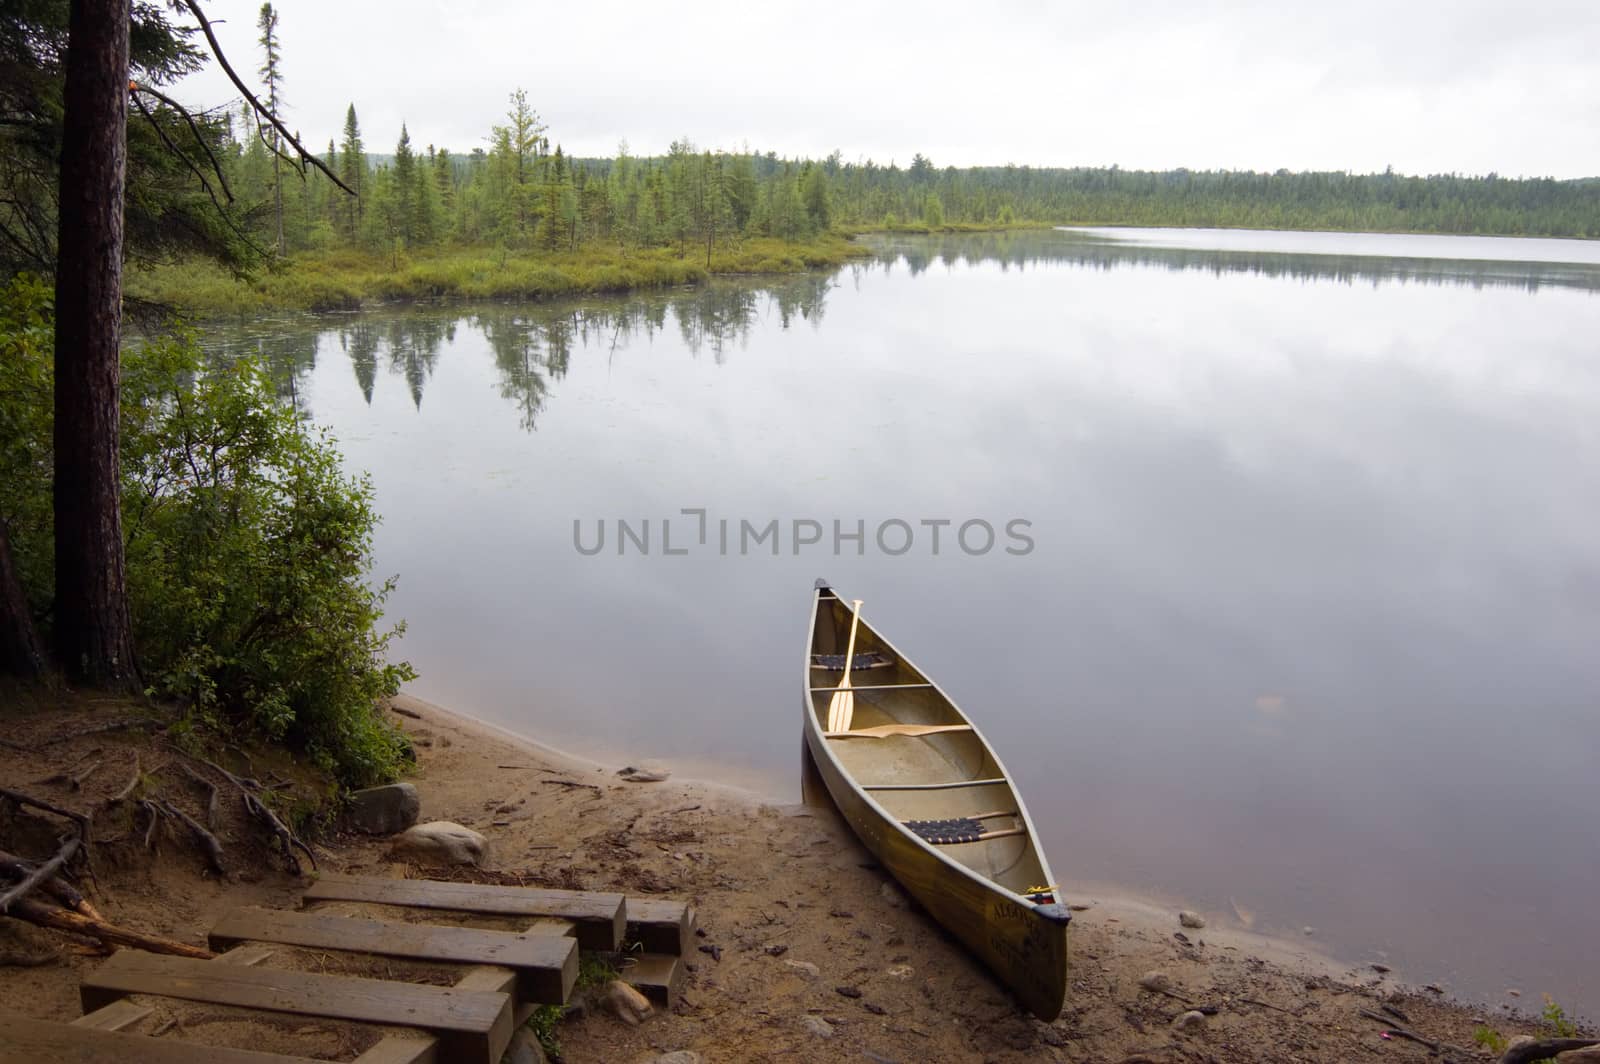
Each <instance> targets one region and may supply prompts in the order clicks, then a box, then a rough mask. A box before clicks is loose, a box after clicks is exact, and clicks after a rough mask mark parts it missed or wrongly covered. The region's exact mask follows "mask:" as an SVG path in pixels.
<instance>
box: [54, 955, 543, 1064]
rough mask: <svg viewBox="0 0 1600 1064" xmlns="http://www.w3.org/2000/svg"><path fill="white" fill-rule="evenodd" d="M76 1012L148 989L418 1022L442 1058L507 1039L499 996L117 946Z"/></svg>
mask: <svg viewBox="0 0 1600 1064" xmlns="http://www.w3.org/2000/svg"><path fill="white" fill-rule="evenodd" d="M79 992H80V994H81V996H82V998H83V1008H84V1011H86V1012H88V1011H92V1010H94V1009H98V1008H101V1007H102V1006H104V1005H107V1004H109V1003H110V1002H112V1001H115V1000H116V999H118V998H120V997H123V996H124V995H127V994H154V995H158V996H161V997H173V998H182V999H183V1000H185V1001H200V1002H205V1003H206V1004H210V1005H234V1006H237V1007H239V1008H246V1009H266V1010H268V1011H271V1012H289V1013H296V1014H298V1015H303V1016H321V1017H326V1018H328V1019H338V1020H355V1021H357V1022H360V1023H374V1024H383V1025H387V1026H395V1027H418V1028H421V1029H423V1030H425V1031H427V1032H428V1033H430V1034H432V1035H435V1036H436V1037H437V1038H438V1039H439V1055H440V1057H441V1058H443V1059H446V1060H451V1059H459V1060H481V1061H484V1062H485V1064H495V1062H497V1061H498V1060H499V1059H500V1054H501V1053H503V1052H504V1051H505V1048H506V1046H507V1045H508V1044H509V1043H510V1041H511V1018H512V1002H511V998H510V997H509V996H508V995H506V994H493V993H484V992H473V991H466V990H458V989H456V988H454V987H439V986H417V985H415V984H412V983H395V982H389V981H387V980H383V979H355V978H350V977H348V976H339V975H321V974H318V973H316V972H293V971H284V970H282V969H277V968H244V967H239V966H237V965H232V964H215V963H212V962H210V961H197V960H190V959H189V958H187V957H166V956H158V955H156V954H153V953H141V952H139V951H137V950H123V951H121V952H120V953H117V954H115V955H114V956H112V958H111V959H110V960H108V961H106V962H105V963H104V964H102V965H101V966H100V967H99V968H96V969H95V970H94V971H92V972H89V973H88V974H86V975H85V976H84V977H83V984H82V987H81V988H80V991H79Z"/></svg>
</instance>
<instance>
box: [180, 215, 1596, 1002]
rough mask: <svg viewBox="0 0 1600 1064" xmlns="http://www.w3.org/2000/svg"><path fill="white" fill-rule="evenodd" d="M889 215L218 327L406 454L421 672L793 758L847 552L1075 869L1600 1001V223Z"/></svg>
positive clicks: (1461, 984) (404, 523)
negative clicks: (686, 263) (791, 273)
mask: <svg viewBox="0 0 1600 1064" xmlns="http://www.w3.org/2000/svg"><path fill="white" fill-rule="evenodd" d="M872 246H873V248H874V250H875V252H876V254H875V256H874V258H872V259H871V260H867V261H863V262H862V263H860V264H859V265H856V266H852V267H850V268H847V269H844V270H841V271H839V272H837V273H834V274H831V275H809V276H803V277H795V278H782V279H773V280H771V281H749V282H742V281H718V282H716V283H713V284H710V285H707V286H705V287H703V288H699V289H694V290H680V291H671V292H665V293H653V294H647V295H641V296H634V297H619V298H612V299H592V300H584V301H577V302H570V303H558V304H541V305H521V306H518V305H504V304H501V305H491V306H457V307H449V308H407V309H389V310H377V311H373V312H369V313H364V314H359V315H340V316H331V317H320V318H306V317H285V318H283V319H281V320H273V319H267V320H258V321H255V322H253V323H251V324H250V325H248V326H243V327H220V328H215V329H213V330H212V331H211V333H210V335H209V337H208V343H209V344H210V346H211V347H212V348H213V349H215V350H216V351H217V352H219V353H221V354H224V355H231V354H238V353H242V352H248V351H259V352H260V353H262V354H263V355H265V356H266V357H267V358H268V359H270V360H271V361H272V363H273V364H274V366H275V367H276V369H277V372H278V376H279V380H280V382H281V387H282V389H283V392H284V394H285V395H286V396H288V397H290V398H291V399H292V401H294V402H295V403H296V404H298V406H299V407H300V408H301V409H302V410H303V411H304V412H305V413H306V414H307V416H309V417H310V418H312V419H313V420H315V421H317V422H319V423H324V424H328V425H331V426H332V427H333V428H334V430H335V431H336V433H337V435H338V436H339V438H340V440H341V443H342V446H343V450H344V453H345V457H346V460H347V463H348V466H349V468H351V469H352V470H368V471H370V473H371V476H372V479H373V483H374V485H375V488H376V492H377V500H378V508H379V510H380V511H381V512H382V513H383V515H384V523H383V525H382V527H381V529H380V530H379V534H378V536H377V543H376V554H377V572H378V574H379V575H388V574H391V573H398V574H399V575H400V583H399V588H398V590H397V592H396V593H395V595H394V596H393V598H392V599H391V601H390V606H391V610H390V612H391V615H392V616H394V617H397V618H404V619H405V620H406V622H407V624H408V625H409V628H408V631H407V634H406V636H405V639H404V641H403V643H402V644H401V653H403V654H404V656H406V657H408V658H409V659H410V660H411V661H412V662H413V663H414V664H415V666H416V667H417V669H418V671H419V672H420V674H421V675H420V678H419V679H418V680H417V681H416V683H415V684H414V685H413V686H412V688H411V690H412V692H413V693H415V694H417V695H418V696H419V697H422V698H426V699H431V700H433V701H436V702H439V703H441V704H443V705H445V706H449V707H453V708H456V709H459V710H461V711H464V712H467V713H470V714H473V715H476V716H480V717H482V718H484V719H487V720H490V721H492V722H494V723H497V724H500V725H503V726H505V727H507V728H510V729H513V730H515V731H518V732H521V733H524V734H526V735H529V736H531V737H534V738H536V739H539V740H541V741H544V742H547V743H550V744H551V745H554V746H558V747H563V748H567V749H570V750H572V751H574V752H577V753H581V754H586V755H589V756H593V757H595V758H598V759H600V760H603V761H605V762H607V763H614V764H617V765H621V764H625V763H627V762H629V761H633V760H639V759H657V760H662V761H665V762H668V763H669V764H671V765H672V766H673V767H674V770H675V771H676V772H678V773H679V774H685V775H705V776H712V777H715V778H719V779H723V780H728V781H731V782H735V783H739V784H743V785H745V786H748V787H752V788H754V789H756V790H759V791H762V792H764V793H767V794H770V795H772V796H774V797H775V798H778V799H785V800H793V799H794V798H796V797H797V796H798V792H799V772H798V767H799V751H800V723H799V719H798V713H799V691H798V688H799V687H800V682H801V677H802V671H801V655H802V652H803V650H804V640H805V638H806V635H807V633H806V631H805V628H806V620H807V610H808V608H809V599H810V594H811V583H812V580H813V579H814V578H815V577H817V576H819V575H820V576H826V577H827V578H829V579H830V580H831V581H832V582H833V584H834V585H835V586H836V587H837V588H838V589H839V590H840V592H841V593H842V594H843V595H844V596H845V597H847V598H852V597H860V598H862V599H864V600H865V602H866V605H865V607H864V613H865V615H866V616H867V617H869V618H871V619H872V621H873V623H874V624H875V625H876V626H877V627H878V628H879V629H880V630H882V631H883V632H885V633H886V634H887V635H888V636H889V638H891V639H893V640H894V641H895V642H896V643H898V644H899V646H900V647H901V648H902V649H903V650H905V651H906V652H907V653H908V654H909V655H911V656H912V657H913V658H915V660H916V661H917V663H918V664H919V665H920V666H921V667H922V668H923V669H924V670H926V671H927V672H929V673H930V674H931V675H932V676H933V677H934V678H935V679H936V680H937V681H938V682H940V683H941V685H943V686H944V687H945V688H946V690H947V691H949V692H950V693H951V694H952V695H953V696H954V697H955V698H956V700H957V701H958V702H960V703H961V705H962V706H963V707H964V708H965V709H966V710H967V711H968V712H969V713H971V714H972V715H973V716H974V717H975V718H976V719H977V720H978V722H979V724H980V726H981V727H983V729H984V730H985V732H986V733H987V735H988V737H989V738H990V740H991V741H992V742H993V743H994V745H995V746H996V748H997V749H998V750H999V752H1000V754H1001V756H1002V757H1003V758H1004V759H1005V760H1006V762H1007V766H1008V767H1009V769H1010V770H1011V772H1012V773H1013V775H1014V776H1015V777H1016V778H1017V779H1018V781H1019V783H1020V786H1021V789H1022V791H1023V793H1024V795H1025V796H1026V798H1027V800H1028V803H1029V807H1030V809H1031V811H1032V813H1033V817H1034V820H1035V822H1036V823H1037V824H1038V826H1039V829H1040V832H1041V835H1042V838H1043V842H1044V845H1045V848H1046V850H1047V852H1048V853H1049V854H1050V858H1051V862H1052V864H1053V865H1054V867H1055V869H1056V870H1057V872H1058V873H1059V874H1060V875H1062V876H1064V877H1066V879H1065V882H1064V885H1065V886H1069V887H1070V886H1072V885H1074V884H1075V885H1077V886H1078V887H1079V889H1084V890H1087V889H1090V887H1091V886H1093V887H1094V888H1096V889H1103V887H1102V885H1105V884H1115V885H1117V886H1119V887H1123V888H1127V889H1131V890H1135V891H1139V892H1143V893H1146V894H1150V895H1154V896H1157V897H1161V898H1165V899H1170V900H1171V901H1173V902H1174V903H1176V902H1178V901H1181V902H1183V904H1185V905H1186V906H1190V907H1194V908H1199V909H1202V910H1204V911H1206V912H1207V913H1208V914H1211V915H1212V919H1213V920H1215V921H1218V922H1222V923H1233V922H1237V921H1239V920H1241V919H1250V920H1253V922H1254V925H1255V927H1256V929H1257V930H1264V931H1268V932H1279V933H1284V934H1288V935H1293V936H1296V937H1298V936H1300V935H1301V933H1302V928H1303V927H1306V926H1314V927H1315V928H1316V932H1315V938H1314V941H1316V942H1318V943H1321V944H1324V945H1326V946H1327V947H1328V948H1330V949H1331V950H1333V951H1334V952H1335V953H1336V954H1337V955H1339V956H1340V957H1342V958H1345V959H1348V960H1350V961H1351V962H1362V963H1366V962H1371V961H1374V960H1382V961H1383V962H1384V963H1387V964H1389V965H1392V966H1393V967H1394V968H1395V969H1396V971H1397V972H1398V973H1399V974H1400V975H1402V976H1403V977H1405V978H1406V979H1408V980H1411V981H1414V982H1419V983H1420V982H1436V983H1440V984H1443V985H1446V986H1447V987H1449V988H1450V989H1451V990H1452V991H1453V992H1456V993H1459V994H1463V995H1466V996H1468V997H1474V996H1478V997H1483V998H1486V999H1489V1000H1494V1001H1505V1000H1507V999H1506V998H1505V997H1504V991H1505V990H1506V989H1507V988H1511V987H1515V988H1519V989H1520V990H1521V991H1522V994H1523V996H1522V998H1521V1000H1520V1002H1519V1003H1520V1004H1521V1005H1524V1006H1529V1005H1531V1006H1533V1007H1534V1008H1537V1007H1538V1003H1539V994H1540V993H1542V992H1548V993H1551V994H1554V995H1556V996H1557V997H1558V998H1559V999H1560V1000H1561V1001H1562V1002H1563V1003H1564V1004H1565V1005H1566V1006H1567V1007H1568V1009H1569V1010H1577V1011H1580V1012H1584V1013H1587V1014H1589V1015H1590V1016H1595V1015H1600V974H1597V972H1600V966H1597V965H1596V964H1595V963H1594V951H1595V949H1596V944H1597V943H1600V906H1597V905H1596V904H1595V902H1594V896H1595V884H1596V882H1597V873H1600V831H1597V830H1596V810H1597V809H1600V770H1597V765H1600V712H1597V708H1600V654H1597V653H1596V636H1597V633H1600V534H1597V530H1600V347H1597V344H1596V337H1600V245H1597V244H1593V243H1583V242H1576V241H1558V240H1507V239H1484V238H1456V237H1412V236H1352V235H1345V234H1318V233H1309V234H1304V233H1249V232H1216V231H1204V230H1174V231H1155V230H1110V229H1097V230H1080V231H1055V232H1026V233H1008V234H986V235H974V236H970V237H950V238H937V237H915V238H912V237H908V238H904V239H886V238H879V239H877V240H876V242H875V243H873V245H872ZM985 530H987V532H986V531H985ZM1069 893H1070V891H1069Z"/></svg>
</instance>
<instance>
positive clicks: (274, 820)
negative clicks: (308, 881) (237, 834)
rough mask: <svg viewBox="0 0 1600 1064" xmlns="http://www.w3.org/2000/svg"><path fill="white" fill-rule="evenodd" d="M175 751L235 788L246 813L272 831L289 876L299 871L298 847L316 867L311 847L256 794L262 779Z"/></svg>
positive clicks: (298, 873)
mask: <svg viewBox="0 0 1600 1064" xmlns="http://www.w3.org/2000/svg"><path fill="white" fill-rule="evenodd" d="M174 749H176V748H174ZM177 753H178V754H179V755H180V756H182V757H185V758H187V759H188V760H190V761H195V762H198V763H199V764H202V765H204V766H206V767H207V768H209V769H210V770H211V771H213V772H215V773H216V774H217V775H219V776H221V777H222V778H223V779H225V780H227V781H228V782H229V783H231V784H233V786H234V787H235V788H237V789H238V791H239V796H240V798H241V799H242V800H243V802H244V810H245V812H246V813H249V814H250V816H251V817H253V818H254V819H256V820H259V821H261V822H262V823H263V824H264V825H266V828H267V830H268V831H270V832H271V833H272V836H273V838H274V839H275V840H276V841H277V843H278V847H279V849H280V850H281V852H282V854H283V859H284V862H285V864H286V865H287V866H288V868H289V872H290V874H291V875H296V876H298V875H300V874H301V868H300V861H299V859H298V858H296V857H295V855H294V851H295V850H297V849H298V850H299V851H300V852H301V853H304V854H305V855H306V859H307V860H308V861H310V862H311V868H312V870H313V871H315V870H316V867H317V857H316V854H314V853H312V852H311V847H309V846H307V845H306V844H305V843H304V842H303V841H301V839H300V837H299V836H297V835H296V834H295V833H294V832H292V831H290V830H289V825H287V824H285V823H284V822H283V821H282V820H281V819H279V817H278V814H277V813H274V812H273V811H272V809H271V808H270V807H269V806H268V805H267V804H266V803H265V802H263V801H262V800H261V799H260V798H259V797H258V793H259V792H260V791H261V789H262V787H261V781H259V780H255V779H251V778H250V777H248V776H236V775H234V774H233V773H232V772H229V771H228V770H227V769H225V768H223V767H222V766H221V765H219V764H217V763H216V762H214V761H207V760H206V759H205V758H203V757H195V756H194V755H193V754H188V753H184V751H182V750H177ZM186 771H189V772H190V775H191V776H192V777H193V778H196V779H199V778H200V777H199V776H198V775H196V774H195V773H194V772H193V771H192V770H188V769H186Z"/></svg>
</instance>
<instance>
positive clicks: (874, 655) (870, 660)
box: [811, 650, 894, 672]
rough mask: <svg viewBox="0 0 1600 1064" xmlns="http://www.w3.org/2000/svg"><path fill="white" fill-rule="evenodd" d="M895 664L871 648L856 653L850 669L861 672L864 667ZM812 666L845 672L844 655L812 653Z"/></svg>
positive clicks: (875, 667)
mask: <svg viewBox="0 0 1600 1064" xmlns="http://www.w3.org/2000/svg"><path fill="white" fill-rule="evenodd" d="M893 664H894V661H893V660H892V659H890V658H887V657H884V656H883V655H882V654H880V653H878V652H877V651H876V650H870V651H868V652H867V653H865V654H856V655H854V657H853V658H852V659H851V661H850V671H851V672H860V671H861V670H862V669H887V668H888V667H889V666H891V665H893ZM811 667H812V668H813V669H825V670H826V671H828V672H843V671H844V655H843V654H813V655H811Z"/></svg>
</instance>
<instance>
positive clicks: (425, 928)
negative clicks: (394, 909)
mask: <svg viewBox="0 0 1600 1064" xmlns="http://www.w3.org/2000/svg"><path fill="white" fill-rule="evenodd" d="M208 938H209V941H210V943H211V947H212V948H213V949H222V948H225V947H226V946H228V945H229V944H232V943H235V942H247V941H254V942H282V943H284V944H286V945H291V946H305V947H309V948H313V949H330V950H343V951H349V952H358V953H376V954H379V955H381V956H385V957H404V958H407V959H409V960H419V961H430V962H436V963H446V964H482V965H497V966H499V967H502V968H506V969H510V970H511V971H512V972H514V973H515V976H516V994H517V998H518V999H519V1000H521V1001H532V1002H535V1003H537V1004H540V1005H564V1004H566V1002H567V997H568V995H569V994H571V992H572V987H573V985H574V984H575V983H576V982H577V980H578V944H577V942H576V941H574V940H573V939H571V938H568V937H564V936H556V935H541V934H526V933H523V934H518V933H514V932H509V931H480V930H476V929H473V928H467V927H444V926H440V925H437V924H406V923H394V922H390V921H384V920H370V919H362V918H353V917H347V916H333V915H328V914H324V913H318V912H283V911H281V910H277V909H234V910H232V911H231V912H228V913H225V914H224V915H223V917H222V918H221V919H220V920H218V921H217V924H216V926H215V927H213V928H212V929H211V933H210V935H209V936H208Z"/></svg>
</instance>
